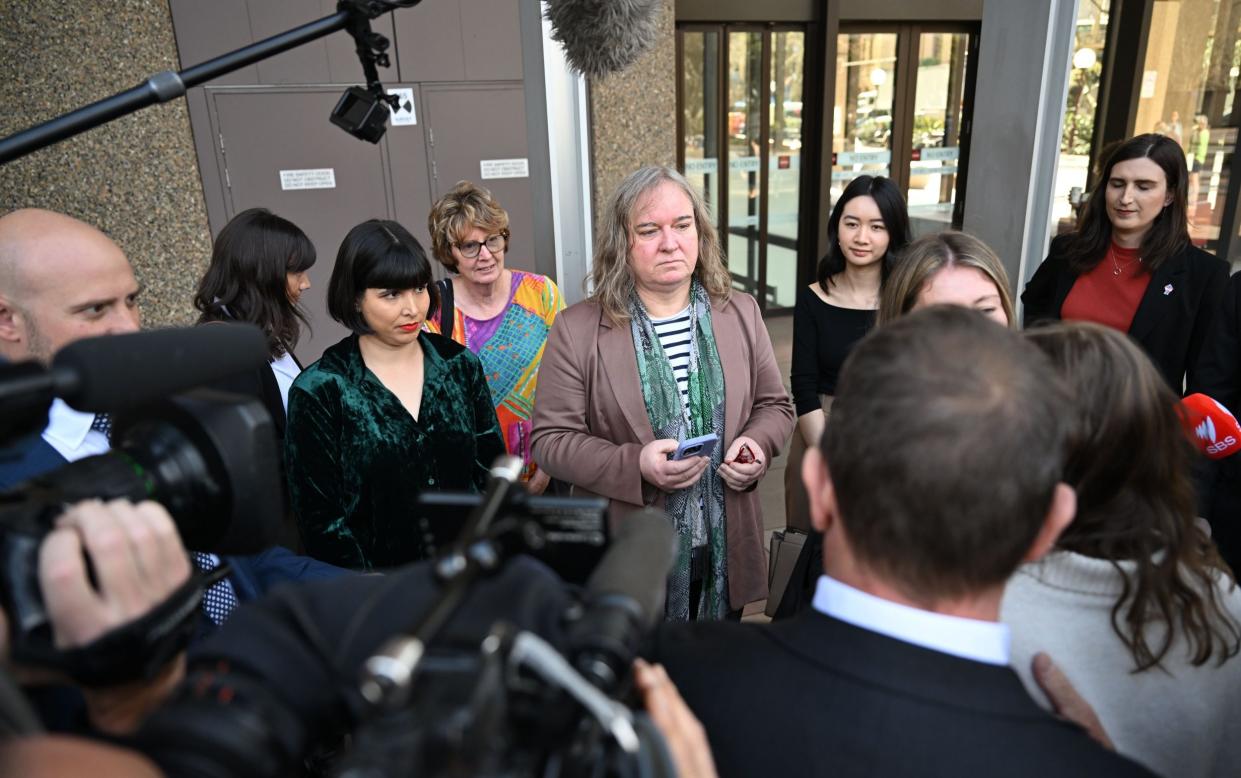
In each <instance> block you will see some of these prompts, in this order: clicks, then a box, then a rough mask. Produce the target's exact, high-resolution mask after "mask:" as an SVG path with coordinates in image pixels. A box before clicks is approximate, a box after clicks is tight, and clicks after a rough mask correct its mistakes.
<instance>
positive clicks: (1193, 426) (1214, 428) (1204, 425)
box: [1179, 394, 1241, 459]
mask: <svg viewBox="0 0 1241 778" xmlns="http://www.w3.org/2000/svg"><path fill="white" fill-rule="evenodd" d="M1179 410H1180V415H1181V426H1182V427H1183V428H1184V429H1185V433H1186V434H1187V435H1189V438H1190V440H1191V441H1192V442H1193V444H1194V447H1195V448H1197V449H1198V450H1199V451H1201V452H1202V453H1204V454H1206V455H1207V457H1209V458H1211V459H1223V458H1225V457H1229V456H1232V455H1233V454H1235V453H1237V451H1238V450H1239V449H1241V425H1239V424H1237V419H1236V417H1235V416H1233V415H1232V414H1231V413H1229V411H1228V409H1227V408H1225V407H1224V406H1223V405H1220V404H1219V403H1218V402H1216V401H1215V400H1214V399H1212V398H1210V397H1208V396H1206V395H1205V394H1191V395H1189V396H1188V397H1186V398H1185V399H1183V400H1181V403H1180V409H1179Z"/></svg>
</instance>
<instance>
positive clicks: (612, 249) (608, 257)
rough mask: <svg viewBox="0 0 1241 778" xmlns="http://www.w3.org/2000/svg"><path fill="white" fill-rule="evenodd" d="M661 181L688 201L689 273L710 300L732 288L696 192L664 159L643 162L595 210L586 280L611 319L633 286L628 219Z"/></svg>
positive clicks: (620, 313)
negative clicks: (692, 237)
mask: <svg viewBox="0 0 1241 778" xmlns="http://www.w3.org/2000/svg"><path fill="white" fill-rule="evenodd" d="M665 181H670V182H672V183H673V184H676V185H677V186H678V187H679V188H680V189H681V191H682V192H684V193H685V196H686V197H688V198H689V201H690V203H691V204H692V206H693V210H694V229H696V230H697V231H698V264H697V266H696V267H695V268H694V277H695V278H697V279H698V281H699V283H701V284H702V286H703V288H704V289H705V290H706V292H707V295H708V296H710V298H711V301H712V302H713V303H717V302H720V301H723V300H727V299H728V298H729V296H730V295H731V294H732V279H731V278H730V276H729V275H728V265H727V260H725V258H724V252H723V250H722V249H721V247H720V239H719V235H718V234H717V233H716V231H715V225H714V224H712V221H711V214H710V213H709V212H708V211H707V206H706V204H705V203H703V201H702V197H700V196H699V194H698V192H697V191H696V190H695V189H694V188H693V187H692V186H690V184H689V182H688V181H686V180H685V177H684V176H682V175H681V174H680V173H678V172H677V171H676V170H673V169H672V168H670V167H668V166H666V165H647V166H646V167H643V168H639V169H638V170H635V171H634V172H632V173H630V174H629V175H628V176H626V177H625V180H624V181H622V182H621V183H620V186H618V187H616V191H615V192H613V193H612V196H611V197H610V198H608V202H607V205H605V206H604V208H603V212H602V213H601V214H600V215H599V232H598V234H597V235H596V237H595V259H594V267H593V268H592V269H591V271H590V277H589V278H588V279H587V282H588V284H589V286H590V289H591V291H590V299H591V300H593V301H594V302H596V303H597V304H598V305H599V307H601V308H602V309H603V311H604V313H605V314H607V316H608V318H609V319H611V320H612V322H613V323H614V324H617V325H624V324H626V323H628V321H629V297H630V295H631V294H633V291H634V281H633V273H632V272H631V271H630V269H629V249H630V246H631V245H632V242H633V240H632V237H633V236H632V234H631V230H630V220H631V219H632V218H633V215H634V212H635V211H636V210H637V209H638V205H639V203H640V202H641V200H642V199H643V198H644V197H646V196H647V195H648V194H650V193H651V192H653V191H654V190H655V189H656V188H657V187H658V186H659V185H660V184H662V183H664V182H665Z"/></svg>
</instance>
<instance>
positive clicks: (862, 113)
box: [831, 32, 897, 202]
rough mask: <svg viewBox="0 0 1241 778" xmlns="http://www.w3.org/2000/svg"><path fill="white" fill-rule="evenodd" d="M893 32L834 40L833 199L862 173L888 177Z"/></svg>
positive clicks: (892, 85) (892, 103) (893, 84)
mask: <svg viewBox="0 0 1241 778" xmlns="http://www.w3.org/2000/svg"><path fill="white" fill-rule="evenodd" d="M896 37H897V36H896V33H894V32H893V33H852V34H842V35H839V36H837V38H836V103H835V107H834V108H833V109H832V110H833V116H832V187H831V189H832V202H835V201H836V198H837V197H839V196H840V193H841V192H842V191H843V190H844V188H845V187H846V186H847V185H848V184H849V182H850V181H852V180H853V179H854V178H856V177H858V176H859V175H861V174H863V173H869V174H871V175H878V176H890V175H891V172H890V163H891V159H892V121H893V113H894V112H893V107H894V104H895V94H896V92H895V87H896Z"/></svg>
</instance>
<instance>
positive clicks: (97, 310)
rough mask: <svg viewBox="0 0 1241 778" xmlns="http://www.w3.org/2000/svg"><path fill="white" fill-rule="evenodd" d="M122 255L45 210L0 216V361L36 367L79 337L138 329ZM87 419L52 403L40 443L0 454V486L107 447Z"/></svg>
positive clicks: (134, 289) (134, 287)
mask: <svg viewBox="0 0 1241 778" xmlns="http://www.w3.org/2000/svg"><path fill="white" fill-rule="evenodd" d="M139 291H141V290H140V287H139V286H138V282H137V281H136V280H134V271H133V269H132V268H130V266H129V260H127V259H126V258H125V254H124V252H122V251H121V249H120V247H119V246H117V245H116V244H115V243H114V242H112V239H111V238H109V237H108V236H107V235H104V234H103V233H102V232H100V231H99V230H97V229H95V228H94V227H92V226H90V225H89V224H85V223H84V222H80V221H78V220H77V219H74V218H73V217H71V216H65V215H64V214H60V213H53V212H52V211H44V210H40V209H37V208H25V209H22V210H19V211H13V212H12V213H9V214H6V215H5V216H0V357H2V358H3V359H5V360H8V361H10V362H23V361H26V360H31V359H34V360H38V361H40V362H42V363H44V364H47V363H49V362H50V361H51V359H52V356H53V355H54V354H55V353H56V352H57V351H59V350H60V349H61V348H63V347H64V346H66V345H68V344H69V343H72V342H73V341H75V340H78V339H80V338H88V337H93V336H96V335H112V334H118V333H124V332H136V331H137V330H138V293H139ZM100 424H101V423H96V417H95V416H94V414H90V413H82V412H80V411H75V410H73V409H72V408H70V407H69V406H68V405H66V404H65V403H64V401H63V400H60V399H57V400H55V401H53V403H52V406H51V408H50V409H49V410H48V424H47V427H46V428H45V429H44V430H43V434H42V436H41V438H40V439H37V440H32V441H28V442H27V443H25V444H23V445H21V446H19V447H17V448H16V449H11V450H9V451H7V452H3V453H0V489H3V488H8V487H10V486H14V485H16V484H18V483H21V482H22V481H25V480H26V479H28V478H32V477H34V476H36V475H39V474H41V473H44V472H47V471H49V470H54V469H56V468H57V467H59V466H60V465H63V464H64V463H65V462H73V461H76V460H78V459H81V458H83V457H87V456H91V455H93V454H102V453H104V452H106V451H107V450H108V448H109V445H108V437H107V434H106V432H105V430H104V429H102V428H101V427H100Z"/></svg>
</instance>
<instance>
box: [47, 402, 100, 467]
mask: <svg viewBox="0 0 1241 778" xmlns="http://www.w3.org/2000/svg"><path fill="white" fill-rule="evenodd" d="M94 421H95V414H93V413H83V412H82V411H75V410H73V409H72V408H70V407H69V406H68V405H66V404H65V401H64V400H62V399H60V398H59V397H58V398H56V399H55V400H53V401H52V406H51V408H49V409H48V412H47V427H45V428H44V430H43V439H44V440H46V441H47V442H48V444H49V445H50V446H51V447H52V448H54V449H56V451H57V452H58V453H59V454H60V455H61V456H62V457H64V458H65V459H67V460H69V461H70V462H74V461H76V460H79V459H81V458H82V457H87V456H91V455H92V454H103V453H106V452H107V451H108V438H107V436H106V435H104V434H103V433H102V432H97V431H92V430H91V428H90V425H91V424H92V423H94Z"/></svg>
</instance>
